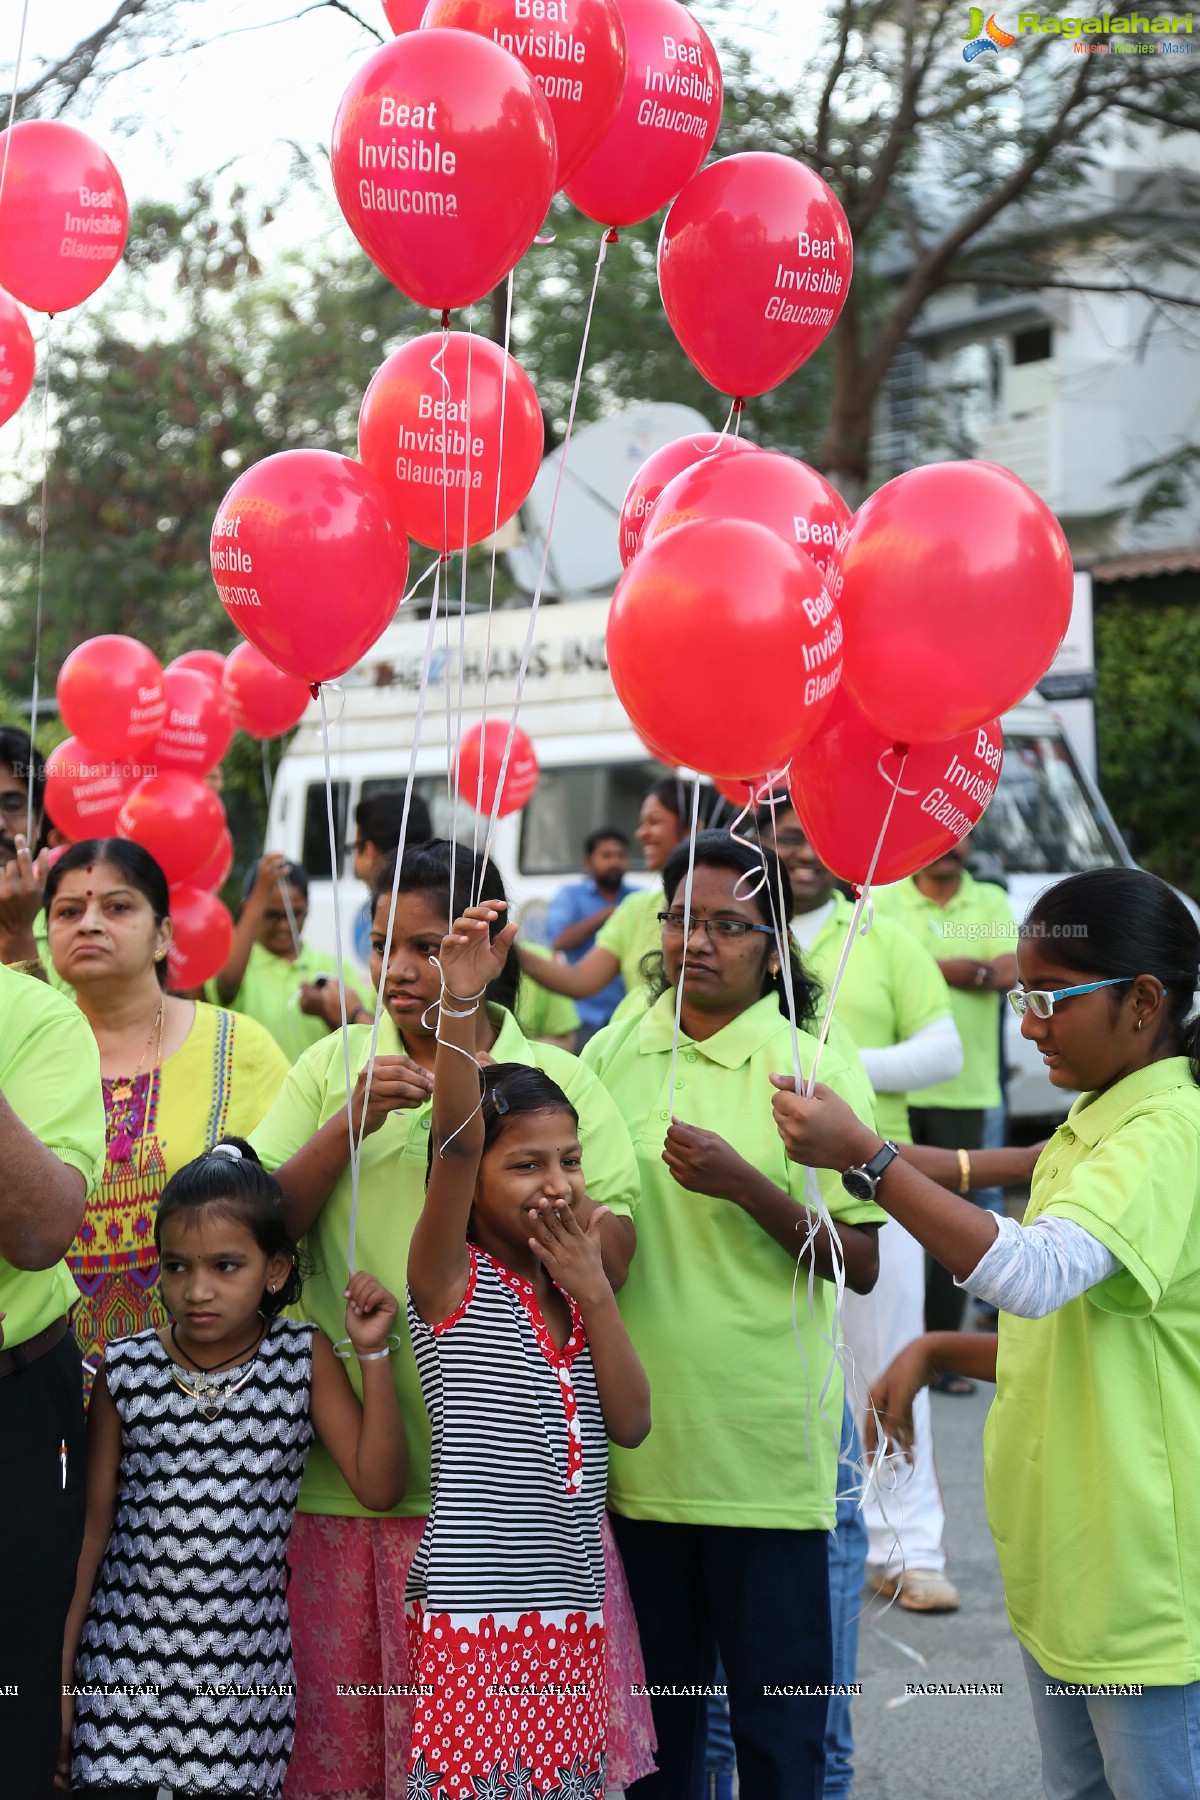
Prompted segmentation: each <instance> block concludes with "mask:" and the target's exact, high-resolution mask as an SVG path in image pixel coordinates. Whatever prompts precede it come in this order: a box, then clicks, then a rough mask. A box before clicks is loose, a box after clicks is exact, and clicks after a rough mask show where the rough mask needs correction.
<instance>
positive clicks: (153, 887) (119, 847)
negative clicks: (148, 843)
mask: <svg viewBox="0 0 1200 1800" xmlns="http://www.w3.org/2000/svg"><path fill="white" fill-rule="evenodd" d="M92 863H109V864H110V865H111V866H112V867H113V868H114V869H119V870H120V871H121V873H122V875H123V876H124V877H125V879H126V881H127V882H128V883H129V885H130V887H132V888H136V889H137V891H138V893H139V894H141V895H142V896H143V897H144V898H145V899H146V900H148V901H149V903H150V911H151V912H152V913H153V914H154V923H155V924H156V925H161V924H162V923H163V920H164V919H169V918H170V916H171V899H170V894H169V891H168V888H167V878H166V876H165V875H164V874H163V872H162V870H161V869H160V868H159V866H158V864H157V863H156V862H155V860H154V858H153V857H152V856H151V854H150V852H149V851H148V850H143V849H142V846H141V845H140V844H135V843H133V842H131V840H130V839H129V838H85V839H84V840H83V842H82V843H80V844H72V845H71V847H70V849H69V850H64V851H63V854H62V855H61V856H60V857H59V859H58V861H57V862H56V863H55V864H54V867H53V868H52V869H51V870H50V873H49V874H48V875H47V877H46V892H45V900H44V904H45V908H46V914H47V917H48V916H49V913H50V908H51V906H52V905H53V903H54V897H55V895H56V894H57V893H58V889H59V884H60V882H61V881H62V878H63V876H64V875H70V874H71V873H72V871H73V870H75V869H86V868H88V867H89V865H90V864H92ZM154 973H155V974H156V975H157V976H158V985H159V987H163V988H165V987H166V985H167V959H166V957H165V956H164V957H163V958H162V960H161V962H156V963H155V965H154Z"/></svg>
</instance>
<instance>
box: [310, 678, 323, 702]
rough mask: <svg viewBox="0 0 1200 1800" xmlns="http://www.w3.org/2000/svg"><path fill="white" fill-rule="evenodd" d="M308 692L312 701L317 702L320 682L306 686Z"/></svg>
mask: <svg viewBox="0 0 1200 1800" xmlns="http://www.w3.org/2000/svg"><path fill="white" fill-rule="evenodd" d="M308 691H309V693H310V694H311V695H312V697H313V699H314V700H318V699H319V698H320V695H321V684H320V682H319V681H310V682H309V684H308Z"/></svg>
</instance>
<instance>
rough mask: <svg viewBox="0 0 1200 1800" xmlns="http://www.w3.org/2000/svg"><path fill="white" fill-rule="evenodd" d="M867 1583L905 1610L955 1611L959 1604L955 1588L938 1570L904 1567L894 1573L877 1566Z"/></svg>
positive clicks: (947, 1577) (875, 1591) (960, 1602)
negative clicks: (894, 1600)
mask: <svg viewBox="0 0 1200 1800" xmlns="http://www.w3.org/2000/svg"><path fill="white" fill-rule="evenodd" d="M867 1586H868V1587H869V1588H870V1589H871V1590H872V1591H873V1592H874V1593H876V1594H882V1596H883V1598H884V1599H885V1600H890V1599H892V1598H893V1596H895V1597H896V1604H897V1606H901V1607H903V1609H904V1611H905V1612H957V1611H958V1609H959V1607H960V1606H961V1605H962V1601H961V1600H960V1599H959V1597H958V1589H957V1588H956V1587H955V1585H954V1583H953V1582H952V1581H951V1580H950V1578H949V1576H947V1575H944V1574H943V1573H942V1571H941V1570H940V1569H905V1570H904V1572H903V1574H900V1573H897V1574H895V1575H886V1574H885V1573H884V1572H883V1570H882V1569H879V1570H876V1571H874V1572H870V1573H868V1575H867Z"/></svg>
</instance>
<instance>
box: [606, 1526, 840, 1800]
mask: <svg viewBox="0 0 1200 1800" xmlns="http://www.w3.org/2000/svg"><path fill="white" fill-rule="evenodd" d="M612 1526H613V1531H614V1533H615V1534H616V1539H617V1544H618V1546H619V1548H620V1551H621V1557H622V1560H623V1561H624V1564H625V1573H626V1576H627V1577H628V1580H629V1589H630V1593H631V1594H632V1596H633V1606H634V1611H635V1613H636V1614H637V1621H638V1630H639V1632H640V1634H641V1639H642V1654H643V1656H644V1658H645V1663H646V1683H647V1685H648V1686H649V1687H651V1688H654V1687H675V1688H688V1687H704V1686H707V1685H710V1684H711V1683H712V1682H713V1680H714V1671H715V1669H716V1666H717V1653H718V1650H719V1651H720V1657H721V1661H722V1663H723V1664H724V1667H725V1671H726V1679H727V1681H728V1684H729V1713H730V1722H731V1725H732V1728H733V1742H734V1747H735V1749H736V1751H737V1768H738V1784H739V1788H740V1791H741V1794H742V1795H743V1797H744V1800H820V1794H821V1786H822V1782H823V1780H824V1774H825V1746H824V1736H825V1714H826V1711H827V1708H828V1704H829V1702H828V1698H827V1696H826V1695H824V1694H813V1695H798V1694H785V1693H783V1692H781V1691H771V1690H782V1689H785V1688H789V1687H791V1688H795V1687H797V1686H807V1687H821V1686H828V1685H829V1683H830V1682H831V1680H832V1674H831V1670H832V1666H833V1652H832V1648H831V1643H830V1628H829V1551H828V1534H827V1533H826V1532H824V1531H775V1530H758V1529H755V1528H753V1527H750V1526H746V1527H737V1526H726V1525H668V1524H662V1523H660V1522H659V1521H657V1520H646V1519H625V1518H621V1517H619V1516H618V1515H617V1514H616V1513H614V1514H613V1515H612ZM764 1690H766V1691H764ZM650 1704H651V1707H652V1709H653V1713H654V1729H655V1732H656V1733H657V1736H658V1771H659V1772H658V1774H657V1775H647V1776H646V1777H645V1778H644V1779H643V1780H641V1781H636V1782H634V1784H633V1786H632V1787H631V1788H630V1790H629V1793H630V1796H631V1800H703V1795H704V1791H705V1768H704V1747H705V1734H706V1731H707V1708H706V1699H705V1696H704V1695H703V1694H695V1695H693V1694H686V1693H683V1694H680V1693H677V1694H671V1695H665V1694H663V1695H654V1694H651V1697H650Z"/></svg>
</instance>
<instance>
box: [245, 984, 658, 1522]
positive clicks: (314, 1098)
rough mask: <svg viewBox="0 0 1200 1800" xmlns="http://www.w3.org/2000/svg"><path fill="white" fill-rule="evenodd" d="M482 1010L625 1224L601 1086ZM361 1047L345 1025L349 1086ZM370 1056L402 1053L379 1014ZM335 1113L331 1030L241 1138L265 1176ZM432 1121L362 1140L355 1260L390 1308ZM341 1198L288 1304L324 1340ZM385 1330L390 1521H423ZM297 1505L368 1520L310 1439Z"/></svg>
mask: <svg viewBox="0 0 1200 1800" xmlns="http://www.w3.org/2000/svg"><path fill="white" fill-rule="evenodd" d="M489 1010H490V1013H491V1017H492V1019H493V1022H494V1023H495V1024H496V1025H497V1026H498V1034H497V1037H496V1041H495V1043H494V1044H493V1045H492V1049H491V1052H490V1054H491V1055H492V1057H493V1058H494V1060H495V1061H496V1062H502V1063H503V1062H512V1063H525V1064H526V1065H528V1066H533V1067H536V1068H539V1069H544V1070H545V1072H546V1074H547V1075H549V1077H550V1078H551V1080H552V1081H557V1083H558V1084H559V1086H560V1087H561V1088H562V1089H563V1091H564V1093H565V1094H566V1095H567V1098H568V1099H569V1100H570V1101H571V1104H572V1105H573V1106H574V1107H575V1109H576V1111H577V1112H578V1114H579V1138H580V1142H581V1144H582V1145H583V1169H584V1178H585V1180H586V1183H587V1192H588V1195H589V1197H590V1198H591V1199H593V1200H595V1201H597V1202H599V1203H600V1204H602V1205H604V1206H608V1207H611V1209H612V1210H613V1212H615V1213H623V1214H624V1215H626V1216H627V1217H628V1216H629V1215H630V1214H631V1213H632V1212H633V1211H634V1209H635V1207H636V1206H637V1204H638V1171H637V1164H636V1162H635V1160H634V1155H633V1146H632V1145H631V1143H630V1141H629V1134H628V1132H627V1131H626V1130H625V1127H624V1125H623V1124H622V1122H621V1117H620V1114H619V1113H618V1112H617V1109H616V1107H615V1106H614V1105H613V1103H612V1101H611V1100H610V1099H609V1096H608V1094H607V1093H606V1092H605V1090H604V1088H603V1087H602V1086H601V1084H600V1083H599V1081H597V1079H596V1077H595V1076H594V1075H593V1074H592V1072H591V1071H590V1069H585V1068H584V1066H583V1064H582V1063H581V1062H580V1061H579V1059H578V1057H575V1056H572V1055H571V1054H570V1052H569V1051H567V1050H560V1049H559V1048H558V1046H557V1045H555V1044H531V1043H530V1042H529V1041H528V1040H527V1039H526V1038H525V1037H523V1036H522V1034H521V1031H520V1029H519V1027H518V1025H517V1022H516V1020H515V1019H514V1018H513V1016H512V1014H511V1013H509V1012H506V1011H505V1010H504V1009H503V1008H502V1007H491V1008H490V1009H489ZM370 1048H371V1028H370V1026H369V1025H352V1026H351V1027H350V1076H351V1082H352V1083H353V1082H354V1081H356V1080H357V1078H358V1074H359V1071H360V1070H361V1069H362V1068H363V1067H364V1066H365V1064H366V1061H367V1056H368V1054H369V1052H370ZM378 1053H379V1055H381V1056H403V1055H404V1053H405V1052H404V1042H403V1039H402V1038H401V1037H400V1034H399V1032H398V1031H397V1030H396V1028H395V1026H394V1025H393V1024H392V1021H391V1020H390V1019H389V1018H387V1017H386V1016H385V1017H384V1018H383V1019H382V1020H381V1021H380V1027H379V1050H378ZM345 1105H346V1081H345V1074H344V1069H343V1062H342V1044H341V1035H340V1033H338V1034H335V1035H334V1036H333V1037H331V1038H329V1039H327V1040H326V1041H325V1042H324V1043H321V1044H315V1045H314V1046H313V1048H312V1049H311V1050H307V1051H305V1053H304V1055H303V1056H302V1057H301V1058H300V1060H299V1062H298V1063H296V1065H295V1066H294V1068H292V1069H291V1070H290V1071H289V1074H288V1077H287V1080H286V1081H285V1082H284V1084H283V1087H282V1089H281V1090H280V1094H279V1098H278V1099H277V1100H276V1102H275V1104H274V1106H272V1108H271V1110H270V1111H269V1112H268V1113H267V1114H266V1116H265V1118H264V1119H263V1120H262V1122H261V1124H259V1126H258V1127H257V1128H256V1130H254V1131H253V1132H252V1133H251V1142H252V1143H253V1145H254V1147H255V1149H256V1150H257V1151H258V1154H259V1155H260V1156H261V1158H262V1160H263V1162H264V1163H265V1164H266V1166H267V1168H269V1169H277V1168H278V1167H279V1165H280V1164H281V1163H284V1162H286V1161H287V1160H288V1158H289V1157H291V1156H294V1155H295V1153H296V1151H297V1150H300V1149H302V1148H303V1146H304V1145H305V1144H306V1143H307V1142H308V1140H309V1138H311V1137H312V1135H313V1133H314V1132H315V1131H316V1130H317V1129H318V1128H319V1127H320V1126H321V1125H323V1124H324V1123H325V1121H326V1120H327V1119H331V1118H332V1117H333V1116H334V1114H335V1113H338V1112H343V1110H344V1108H345ZM432 1116H433V1107H432V1103H431V1102H426V1104H425V1105H424V1106H418V1107H413V1108H411V1109H409V1110H406V1111H404V1112H394V1113H389V1115H388V1117H387V1118H386V1119H385V1120H384V1122H383V1124H382V1125H381V1126H380V1128H379V1130H378V1131H375V1132H372V1133H371V1134H370V1136H369V1137H366V1138H364V1139H363V1147H362V1162H361V1167H360V1174H359V1190H358V1223H357V1243H356V1251H355V1261H356V1263H357V1265H358V1267H359V1268H361V1269H367V1270H369V1271H370V1273H371V1274H372V1275H374V1276H375V1277H376V1278H377V1279H378V1280H379V1281H381V1282H382V1283H383V1285H384V1286H385V1287H386V1288H389V1289H390V1290H391V1292H392V1293H393V1294H395V1295H396V1296H397V1298H399V1299H401V1301H403V1295H404V1292H405V1288H406V1286H407V1282H408V1245H409V1240H410V1238H411V1237H412V1233H413V1228H414V1226H415V1225H416V1222H417V1220H418V1218H419V1217H420V1214H421V1208H422V1207H423V1205H424V1204H425V1173H426V1168H427V1164H428V1145H429V1128H430V1124H431V1121H432ZM350 1193H351V1186H350V1171H349V1169H347V1170H346V1172H345V1173H344V1174H343V1175H342V1176H340V1177H339V1179H338V1181H337V1183H336V1185H335V1186H334V1188H333V1191H332V1193H331V1194H330V1196H329V1198H328V1200H327V1201H326V1202H325V1205H324V1206H323V1207H322V1209H321V1212H320V1216H319V1217H318V1218H317V1220H316V1223H315V1224H314V1225H313V1227H312V1229H311V1230H310V1231H309V1232H308V1234H307V1236H306V1237H305V1239H304V1248H305V1250H306V1251H307V1252H308V1254H309V1255H310V1256H311V1258H312V1260H313V1262H314V1263H315V1265H316V1266H315V1270H314V1272H313V1273H312V1274H311V1275H310V1276H309V1277H308V1279H307V1280H306V1281H305V1284H304V1294H303V1297H302V1299H301V1301H300V1304H299V1306H298V1307H296V1308H293V1309H292V1310H293V1313H294V1315H295V1316H296V1317H297V1318H303V1319H312V1320H314V1321H315V1322H316V1323H317V1324H318V1325H319V1326H320V1327H321V1330H322V1331H323V1332H324V1333H325V1335H326V1336H327V1337H329V1338H332V1339H333V1341H334V1342H335V1343H336V1342H337V1341H338V1340H339V1339H341V1338H344V1337H345V1335H346V1327H345V1317H346V1300H345V1288H346V1282H347V1279H348V1276H349V1270H348V1265H347V1248H348V1237H349V1229H350ZM396 1330H397V1332H398V1333H399V1335H400V1337H401V1339H402V1343H403V1348H402V1349H400V1350H397V1351H396V1353H395V1354H394V1355H393V1357H392V1374H393V1376H394V1378H395V1382H396V1392H397V1393H398V1395H399V1397H400V1409H401V1412H402V1414H403V1417H404V1430H405V1434H406V1436H407V1439H408V1481H407V1484H406V1487H405V1492H404V1498H403V1500H402V1501H401V1502H400V1504H399V1506H397V1507H394V1508H393V1513H394V1514H395V1515H397V1516H400V1517H404V1518H424V1517H425V1515H426V1514H427V1513H428V1511H429V1419H428V1416H427V1414H426V1412H425V1403H424V1401H423V1400H422V1398H421V1384H420V1381H419V1380H418V1378H417V1365H416V1362H415V1361H414V1359H413V1353H412V1348H411V1346H410V1343H409V1338H408V1328H407V1325H406V1324H405V1315H404V1306H403V1304H401V1307H400V1314H399V1318H398V1320H397V1324H396ZM346 1366H347V1370H348V1372H349V1376H350V1381H351V1384H352V1385H353V1387H354V1390H355V1392H356V1393H358V1394H361V1391H362V1383H361V1377H360V1374H359V1367H358V1364H357V1362H355V1361H354V1359H353V1358H351V1359H350V1361H349V1363H348V1364H347V1365H346ZM299 1509H300V1511H301V1512H308V1513H332V1514H335V1515H341V1516H347V1515H349V1516H353V1517H356V1518H366V1517H370V1516H372V1515H371V1514H369V1513H368V1511H367V1509H366V1508H365V1507H364V1506H361V1505H360V1504H359V1502H358V1501H357V1500H356V1499H355V1498H354V1495H353V1494H352V1493H351V1492H350V1489H349V1488H348V1487H347V1486H346V1483H345V1482H344V1481H343V1479H342V1477H341V1475H340V1474H339V1472H338V1470H337V1468H336V1467H335V1465H334V1461H333V1458H332V1457H331V1456H330V1454H329V1452H328V1451H327V1450H326V1449H325V1447H324V1445H323V1444H322V1443H320V1441H318V1442H316V1443H314V1445H313V1447H312V1450H311V1451H310V1453H309V1458H308V1462H307V1464H306V1465H305V1470H304V1480H303V1482H302V1483H301V1487H300V1500H299Z"/></svg>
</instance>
